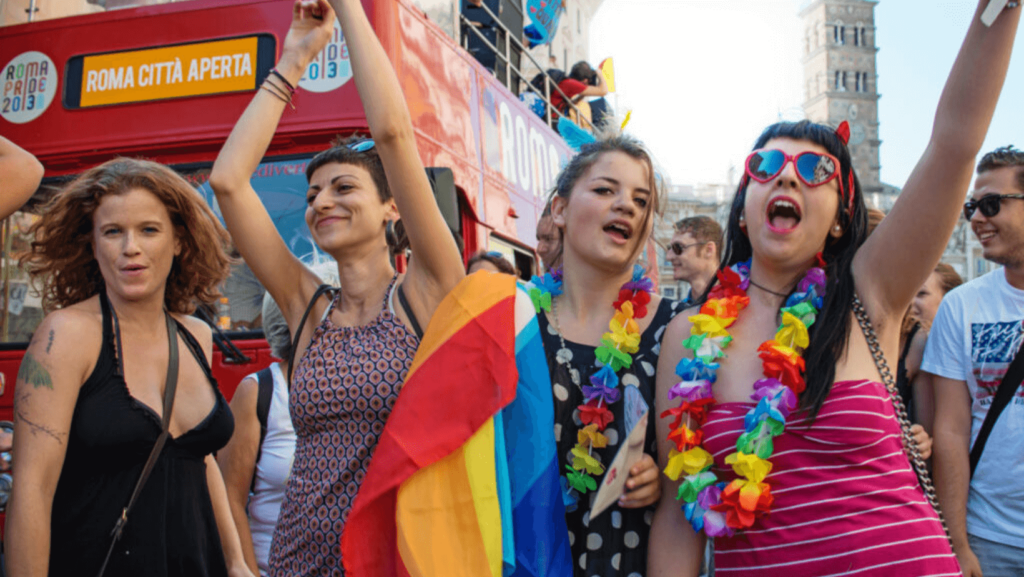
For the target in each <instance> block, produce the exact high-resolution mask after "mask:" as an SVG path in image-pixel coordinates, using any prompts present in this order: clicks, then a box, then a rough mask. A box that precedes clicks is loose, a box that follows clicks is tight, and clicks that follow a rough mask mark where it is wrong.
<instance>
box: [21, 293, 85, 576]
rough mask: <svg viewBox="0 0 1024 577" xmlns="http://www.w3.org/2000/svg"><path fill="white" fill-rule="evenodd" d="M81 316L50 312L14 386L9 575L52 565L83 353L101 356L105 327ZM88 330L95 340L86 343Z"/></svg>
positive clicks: (40, 573) (39, 571)
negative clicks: (54, 523) (56, 504)
mask: <svg viewBox="0 0 1024 577" xmlns="http://www.w3.org/2000/svg"><path fill="white" fill-rule="evenodd" d="M80 315H81V313H77V312H74V311H58V312H55V313H52V314H50V315H49V316H47V317H46V318H45V319H44V320H43V322H42V323H41V324H40V325H39V328H38V329H36V333H35V335H34V336H33V338H32V342H31V343H30V344H29V347H28V350H27V351H26V352H25V357H24V358H23V359H22V361H21V368H20V369H19V370H18V380H17V383H16V385H15V389H14V395H15V400H14V453H15V454H16V455H18V466H17V469H16V470H15V472H14V483H13V487H12V492H11V502H10V505H9V506H8V509H7V526H6V531H5V535H6V541H7V542H6V547H5V549H6V551H7V553H6V555H7V559H6V563H7V574H8V575H10V576H11V577H44V576H45V575H46V574H47V573H48V571H49V562H50V518H51V511H52V507H53V495H54V492H55V491H56V489H57V480H58V479H59V478H60V472H61V469H62V468H63V466H64V455H65V452H66V451H67V446H68V434H69V431H70V429H71V415H72V413H73V412H74V410H75V403H76V402H77V400H78V391H79V389H80V388H81V386H82V383H83V382H85V378H86V371H87V369H88V365H89V363H88V361H86V360H85V359H86V358H87V357H88V355H89V354H92V358H96V355H98V352H99V340H100V334H99V327H98V326H95V327H92V330H89V327H88V326H87V324H88V323H87V322H86V321H83V319H82V318H81V316H80ZM90 336H91V337H93V340H94V341H95V343H96V345H95V347H91V346H86V347H82V346H81V343H82V342H89V340H90V339H89V337H90ZM83 337H84V340H83ZM84 349H87V350H84Z"/></svg>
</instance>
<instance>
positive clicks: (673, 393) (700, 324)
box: [661, 255, 825, 537]
mask: <svg viewBox="0 0 1024 577" xmlns="http://www.w3.org/2000/svg"><path fill="white" fill-rule="evenodd" d="M819 263H821V261H820V255H819ZM751 284H754V283H753V282H752V281H751V280H750V261H749V260H748V261H747V262H742V263H738V264H736V265H733V266H732V267H729V268H726V269H724V270H721V271H719V272H718V284H717V285H715V288H714V289H713V290H712V291H711V294H710V298H709V299H708V301H707V302H706V303H704V306H702V307H701V309H700V312H699V314H696V315H693V316H691V317H690V318H689V320H690V322H691V323H692V326H691V329H690V337H689V338H687V339H686V340H685V341H683V347H685V348H688V349H690V350H692V351H693V358H692V359H689V358H684V359H683V360H682V361H680V362H679V365H678V366H677V367H676V374H677V375H679V377H680V379H681V380H680V382H679V383H677V384H676V385H675V386H674V387H672V389H671V390H670V391H669V393H668V398H669V399H670V400H671V399H674V398H680V399H681V400H680V403H679V406H678V407H676V408H674V409H669V410H667V411H665V412H664V413H662V414H661V416H662V418H664V417H667V416H672V417H674V420H673V422H672V423H671V425H670V426H669V428H670V431H671V432H670V433H669V434H668V439H669V440H670V441H672V442H674V443H675V445H676V448H675V449H671V450H670V451H669V459H668V466H667V467H665V474H666V475H667V476H668V477H669V478H670V479H672V480H673V481H677V480H678V479H679V477H680V476H681V475H683V473H685V474H686V476H685V478H684V479H683V483H682V484H681V485H680V487H679V496H678V497H677V498H678V499H679V500H681V501H684V502H685V505H684V506H683V512H684V513H685V514H686V519H687V520H688V521H689V522H690V524H691V525H692V526H693V529H694V531H698V532H700V531H701V530H703V531H704V532H705V533H706V534H707V535H708V536H709V537H719V536H723V535H726V536H731V535H733V534H734V532H735V531H736V530H737V529H747V528H750V527H751V526H752V525H753V524H754V521H755V520H756V519H757V518H758V517H761V516H763V515H764V514H765V513H768V511H769V509H770V508H771V505H772V501H773V497H772V494H771V486H769V485H768V483H765V482H764V479H765V477H766V476H767V475H768V473H769V472H770V471H771V469H772V463H771V462H770V461H769V460H768V459H769V458H770V457H771V455H772V453H773V452H774V446H773V438H774V437H777V436H779V435H781V434H782V432H783V430H784V429H785V426H786V418H787V417H788V416H789V414H790V412H792V411H793V410H794V409H795V408H796V404H797V395H799V394H800V393H801V392H803V390H804V388H805V386H806V385H805V383H804V377H803V375H804V359H803V358H802V357H801V354H802V353H803V351H804V350H805V349H806V348H807V346H808V344H810V341H809V338H808V333H807V328H808V327H810V326H811V325H812V324H813V323H814V320H815V317H816V316H817V314H818V313H819V312H820V311H821V307H822V303H823V300H824V296H825V271H824V269H823V268H821V267H814V268H811V269H810V270H808V271H807V274H806V275H805V276H804V278H803V279H802V280H801V281H800V283H799V284H798V285H797V292H795V293H793V294H792V295H790V296H789V298H787V299H786V304H785V306H784V307H783V308H782V310H781V312H782V324H781V326H779V329H778V331H777V332H776V333H775V338H774V339H771V340H767V341H765V342H763V343H761V346H760V347H758V349H757V350H758V356H759V357H760V358H761V361H762V367H763V370H764V378H762V379H758V380H757V381H756V382H755V383H754V394H753V395H752V396H751V399H753V400H754V401H755V402H756V403H757V405H755V407H754V408H753V409H751V410H750V411H749V412H748V413H747V414H746V417H745V418H744V429H745V432H744V433H743V434H742V435H740V437H739V439H737V441H736V452H734V453H732V454H730V455H729V456H727V457H726V458H725V462H726V464H728V465H731V466H732V469H733V471H734V472H735V473H736V475H737V476H738V478H737V479H735V480H733V481H732V482H731V483H729V484H726V483H725V482H720V481H719V480H718V476H717V475H715V473H713V472H711V467H712V465H713V464H714V459H713V458H712V456H711V454H710V453H709V452H708V451H707V450H705V449H704V447H703V446H702V444H703V440H704V439H703V431H702V430H701V429H700V427H701V426H702V425H703V424H704V422H705V420H706V419H707V412H708V410H709V409H710V406H711V405H712V404H713V403H714V402H715V399H714V395H713V394H712V391H711V385H712V384H713V383H714V382H715V379H716V376H717V373H718V369H719V367H720V365H719V363H717V362H715V361H716V360H717V359H719V358H721V357H724V356H725V353H724V352H723V350H724V349H725V348H726V347H728V346H729V343H730V342H731V341H732V336H731V335H729V331H728V330H726V329H727V328H728V327H729V326H730V325H732V324H733V323H734V322H736V319H737V317H738V316H739V313H740V311H742V310H743V309H744V308H746V306H747V305H748V304H750V297H748V296H747V287H748V286H749V285H751ZM754 286H758V285H756V284H754ZM758 288H763V287H760V286H758ZM764 290H767V289H764ZM768 292H773V291H768ZM773 294H778V293H774V292H773ZM781 296H786V295H781ZM684 420H685V422H684Z"/></svg>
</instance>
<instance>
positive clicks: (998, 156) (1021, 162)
mask: <svg viewBox="0 0 1024 577" xmlns="http://www.w3.org/2000/svg"><path fill="white" fill-rule="evenodd" d="M997 168H1016V169H1017V188H1019V189H1021V190H1024V150H1019V149H1017V148H1014V147H1013V145H1008V146H1003V147H1000V148H997V149H995V150H993V151H992V152H989V153H988V154H986V155H985V156H983V157H981V160H980V161H979V162H978V169H977V172H978V174H981V173H983V172H988V171H990V170H996V169H997Z"/></svg>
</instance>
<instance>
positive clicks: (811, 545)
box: [704, 381, 960, 577]
mask: <svg viewBox="0 0 1024 577" xmlns="http://www.w3.org/2000/svg"><path fill="white" fill-rule="evenodd" d="M752 406H753V404H752V403H721V404H718V405H715V406H714V407H713V408H712V410H711V411H710V414H709V416H708V421H707V423H706V424H705V425H704V436H705V447H706V448H707V449H708V450H709V451H710V452H711V453H712V454H713V455H714V456H715V472H716V473H717V474H718V475H719V477H720V478H723V479H726V480H732V479H734V478H735V474H733V472H732V469H731V468H729V467H726V465H725V457H726V456H727V455H728V454H729V453H732V452H733V451H735V450H736V439H737V438H738V437H739V435H740V434H741V433H742V432H743V416H744V415H745V414H746V412H747V411H748V410H749V409H750V407H752ZM771 461H772V464H773V468H772V472H771V473H770V474H769V475H768V478H767V482H768V483H769V484H771V487H772V495H774V497H775V503H774V504H773V506H772V511H771V513H770V515H768V516H766V517H762V518H761V519H759V520H758V521H757V522H756V523H755V524H754V526H753V527H752V528H751V529H749V530H745V531H739V532H737V533H736V535H735V536H733V537H728V538H727V537H722V538H718V539H715V570H716V572H717V574H718V575H719V576H721V577H729V576H733V575H751V574H756V575H759V576H769V575H780V576H784V577H801V576H804V575H806V576H814V577H825V576H829V575H858V576H891V575H900V576H908V577H913V576H916V577H920V576H924V575H930V576H936V577H938V576H940V575H942V576H958V575H960V570H959V565H958V564H957V561H956V557H955V556H954V555H953V553H952V552H951V551H950V548H949V545H948V543H947V541H946V536H945V533H943V531H942V525H941V524H940V523H939V520H938V517H937V516H936V515H935V512H934V511H933V510H932V508H931V506H930V505H929V504H928V501H927V499H926V498H925V496H924V493H923V492H922V490H921V487H920V486H919V485H918V482H917V476H916V475H915V474H914V470H913V468H912V467H911V466H910V463H909V461H908V460H907V458H906V456H905V455H904V453H903V449H902V445H901V442H900V429H899V422H898V421H897V420H896V417H895V415H894V412H893V408H892V404H891V402H890V400H889V395H888V392H887V391H886V390H885V387H884V386H883V385H882V384H880V383H876V382H872V381H842V382H838V383H835V384H834V385H833V386H832V392H831V393H830V394H829V396H828V399H826V401H825V403H824V405H823V406H822V408H821V412H820V413H818V417H817V419H816V420H815V421H814V422H813V424H810V426H809V421H808V419H806V418H803V419H801V418H800V415H799V414H794V415H793V417H791V421H790V423H789V424H787V426H786V431H785V432H784V433H783V434H782V435H781V436H779V437H777V438H776V439H775V454H774V455H773V456H772V458H771Z"/></svg>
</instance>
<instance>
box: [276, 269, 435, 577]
mask: <svg viewBox="0 0 1024 577" xmlns="http://www.w3.org/2000/svg"><path fill="white" fill-rule="evenodd" d="M394 283H395V281H394V279H392V281H391V286H389V287H388V291H387V293H386V294H388V295H390V294H391V291H392V289H393V287H394ZM336 305H337V297H335V300H334V301H332V303H331V309H330V310H333V309H334V307H335V306H336ZM417 346H419V339H418V338H416V335H414V334H413V333H412V332H411V331H409V329H407V328H406V326H405V325H404V324H403V323H402V322H401V321H400V320H398V318H397V317H396V316H395V314H394V313H393V312H392V311H389V310H388V308H387V307H386V306H383V307H382V308H381V312H380V314H379V315H378V316H377V318H376V319H375V320H374V321H373V322H372V323H370V324H368V325H365V326H361V327H339V326H336V325H334V323H332V322H331V318H330V315H327V316H326V318H324V320H323V321H322V322H321V323H320V325H319V326H317V327H316V329H315V330H314V331H313V336H312V338H311V339H310V343H309V347H307V349H306V352H305V354H303V356H302V358H301V359H300V360H299V362H298V363H297V364H296V366H295V374H294V376H293V377H292V389H291V392H290V395H289V399H288V404H289V407H290V410H291V417H292V424H293V425H294V426H295V435H296V446H295V461H294V463H293V464H292V472H291V477H289V479H288V488H287V491H286V492H285V498H284V505H282V507H281V515H280V517H279V519H278V523H277V530H276V531H275V532H274V539H273V542H272V544H271V549H270V574H271V575H272V576H274V577H306V576H318V577H319V576H343V575H344V574H345V570H344V567H343V566H342V562H341V534H342V531H343V530H344V528H345V521H346V520H347V519H348V515H349V511H351V509H352V502H353V500H354V499H355V496H356V494H357V493H358V492H359V486H360V484H361V483H362V481H363V477H364V476H365V475H366V470H367V468H368V467H369V465H370V459H371V458H372V457H373V450H374V448H375V447H376V445H377V440H378V438H379V437H380V434H381V432H382V431H383V430H384V423H385V422H386V421H387V419H388V416H389V415H390V414H391V409H392V408H393V407H394V406H395V401H396V400H397V399H398V393H399V391H400V390H401V388H402V384H403V383H404V382H405V377H406V374H407V373H408V371H409V366H410V365H411V364H412V359H413V356H415V354H416V348H417Z"/></svg>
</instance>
